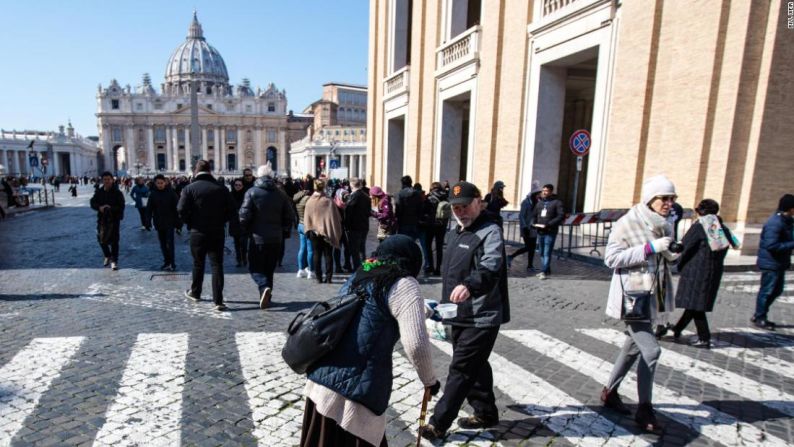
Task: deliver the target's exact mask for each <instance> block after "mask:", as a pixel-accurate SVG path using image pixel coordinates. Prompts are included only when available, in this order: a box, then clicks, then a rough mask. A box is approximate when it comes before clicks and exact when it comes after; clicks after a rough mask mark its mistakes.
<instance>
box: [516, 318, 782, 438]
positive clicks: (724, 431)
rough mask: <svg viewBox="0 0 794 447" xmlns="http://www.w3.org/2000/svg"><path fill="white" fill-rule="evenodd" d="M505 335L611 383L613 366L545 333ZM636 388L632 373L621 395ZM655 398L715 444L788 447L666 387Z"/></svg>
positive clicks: (668, 412)
mask: <svg viewBox="0 0 794 447" xmlns="http://www.w3.org/2000/svg"><path fill="white" fill-rule="evenodd" d="M502 334H504V335H506V336H508V337H510V338H512V339H513V340H515V341H517V342H519V343H521V344H522V345H524V346H526V347H528V348H530V349H533V350H535V351H537V352H539V353H541V354H543V355H545V356H548V357H551V358H553V359H554V360H556V361H558V362H560V363H562V364H564V365H565V366H567V367H569V368H571V369H574V370H576V371H578V372H580V373H581V374H584V375H586V376H588V377H590V378H592V379H593V380H595V381H596V382H598V383H600V384H601V385H604V386H605V385H606V384H607V382H608V381H609V374H610V372H611V370H612V363H611V362H609V361H606V360H603V359H601V358H598V357H596V356H594V355H591V354H588V353H586V352H584V351H582V350H581V349H578V348H575V347H573V346H571V345H570V344H568V343H565V342H563V341H561V340H557V339H555V338H553V337H550V336H548V335H546V334H544V333H543V332H540V331H536V330H510V331H502ZM665 354H666V353H665ZM663 355H664V354H663ZM636 388H637V376H636V374H634V373H630V374H629V375H628V376H626V378H625V379H624V380H623V383H622V384H621V391H623V392H624V393H625V392H626V391H629V390H632V392H633V390H636ZM653 395H654V402H653V405H654V408H655V409H656V410H657V411H659V412H661V413H663V414H665V416H667V417H669V418H671V419H674V420H676V421H677V422H679V423H680V424H682V425H685V426H687V427H689V428H691V429H692V431H694V432H696V433H702V434H703V435H704V436H706V437H707V438H709V439H711V440H713V441H715V442H718V443H727V444H729V445H769V446H772V445H774V446H778V445H779V446H785V445H788V443H786V441H784V440H782V439H780V438H777V437H775V436H772V435H770V434H768V433H764V432H763V431H761V430H759V429H758V428H756V427H755V426H753V425H751V424H746V423H742V422H740V421H738V420H737V419H736V418H734V417H733V416H730V415H728V414H725V413H723V412H721V411H719V410H717V409H715V408H712V407H709V406H707V405H703V404H701V403H699V402H697V401H695V400H693V399H691V398H689V397H687V396H684V395H682V394H681V393H678V392H676V391H673V390H671V389H669V388H666V387H664V386H662V385H659V384H654V387H653Z"/></svg>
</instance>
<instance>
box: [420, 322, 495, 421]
mask: <svg viewBox="0 0 794 447" xmlns="http://www.w3.org/2000/svg"><path fill="white" fill-rule="evenodd" d="M497 335H499V327H498V326H497V327H493V328H473V327H458V326H452V362H451V363H450V364H449V374H448V375H447V383H446V385H445V386H444V394H443V395H442V396H441V399H439V400H438V403H436V408H435V409H434V410H433V416H432V417H430V423H431V424H433V426H435V427H436V428H437V429H440V430H443V431H446V430H447V429H448V428H449V426H450V425H452V422H453V421H454V420H455V418H456V417H457V416H458V412H459V411H460V407H461V406H462V405H463V401H464V400H467V401H468V402H469V405H471V407H472V408H474V415H475V416H478V417H480V418H483V419H488V420H498V419H499V412H498V410H497V408H496V397H495V396H494V393H493V371H492V370H491V365H490V364H489V363H488V356H490V355H491V351H492V350H493V346H494V343H495V342H496V336H497Z"/></svg>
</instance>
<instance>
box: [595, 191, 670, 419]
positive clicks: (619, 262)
mask: <svg viewBox="0 0 794 447" xmlns="http://www.w3.org/2000/svg"><path fill="white" fill-rule="evenodd" d="M675 200H676V192H675V185H673V183H672V182H671V181H670V180H669V179H667V177H664V176H656V177H651V178H649V179H647V180H646V181H645V183H643V185H642V202H641V203H639V204H637V205H635V206H634V207H632V208H631V209H630V210H629V212H628V213H626V215H625V216H623V217H621V218H620V220H618V221H617V222H616V223H615V226H614V227H613V229H612V232H611V233H610V235H609V241H608V243H607V248H606V255H605V256H604V262H605V263H606V265H607V267H609V268H611V269H614V273H613V275H612V282H611V284H610V288H609V299H608V301H607V308H606V314H607V315H608V316H610V317H612V318H616V319H620V320H623V321H624V322H625V324H626V334H627V335H626V341H625V343H624V345H623V348H622V349H621V350H620V353H619V354H618V358H617V360H616V361H615V366H614V368H613V369H612V374H611V375H610V378H609V382H608V383H607V386H606V387H604V389H603V390H602V392H601V401H602V402H603V403H604V406H605V407H607V408H611V409H614V410H616V411H618V412H620V413H624V414H629V413H630V411H629V410H628V408H626V406H625V405H624V404H623V402H622V401H621V399H620V396H619V394H618V387H619V386H620V383H621V382H622V380H623V378H624V377H625V376H626V374H627V373H628V372H629V370H630V369H631V368H632V366H633V365H634V362H635V361H636V360H637V358H638V357H640V362H639V366H638V371H637V394H638V396H639V405H638V406H637V412H636V414H635V417H634V419H635V420H636V421H637V424H638V425H639V426H640V428H642V429H643V430H646V431H650V432H654V431H657V430H658V428H659V427H658V423H657V421H656V416H655V414H654V410H653V406H652V405H651V395H652V391H653V378H654V375H655V372H656V363H657V361H658V359H659V354H660V353H661V349H660V348H659V343H658V342H657V340H656V337H655V335H654V332H653V324H654V323H658V319H659V316H660V313H661V312H671V311H672V310H673V286H672V280H671V277H670V269H669V267H668V263H669V262H670V261H673V260H675V259H676V258H677V256H678V255H676V254H674V253H672V252H670V251H669V248H670V244H671V243H672V242H673V238H672V235H673V230H672V227H671V226H670V224H669V223H668V222H667V219H666V218H667V215H668V214H669V213H670V209H671V208H672V205H673V203H674V202H675ZM627 292H628V293H627ZM624 296H630V297H644V298H645V302H647V303H648V307H645V308H643V307H642V306H638V307H639V309H633V308H630V306H629V304H630V301H628V302H626V303H625V304H624ZM641 300H642V298H639V299H638V302H641Z"/></svg>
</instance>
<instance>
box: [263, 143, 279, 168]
mask: <svg viewBox="0 0 794 447" xmlns="http://www.w3.org/2000/svg"><path fill="white" fill-rule="evenodd" d="M265 160H267V161H268V162H270V167H271V168H272V169H273V172H276V171H278V149H276V148H275V147H273V146H270V147H268V148H267V152H266V154H265Z"/></svg>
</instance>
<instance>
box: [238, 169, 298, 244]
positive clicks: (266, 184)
mask: <svg viewBox="0 0 794 447" xmlns="http://www.w3.org/2000/svg"><path fill="white" fill-rule="evenodd" d="M239 215H240V226H241V227H242V230H243V231H244V232H247V233H251V234H252V236H253V238H254V242H255V243H257V244H280V243H281V240H282V235H283V233H284V231H285V230H289V229H290V228H291V227H292V224H293V223H294V222H295V213H294V212H293V210H292V205H291V204H290V203H289V198H288V197H287V195H286V194H285V193H284V192H282V191H281V190H280V189H278V188H277V187H276V182H275V181H274V180H273V179H272V178H271V177H260V178H259V179H257V180H256V182H255V183H254V187H253V188H251V189H249V190H248V191H246V193H245V198H243V204H242V206H240V212H239Z"/></svg>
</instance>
